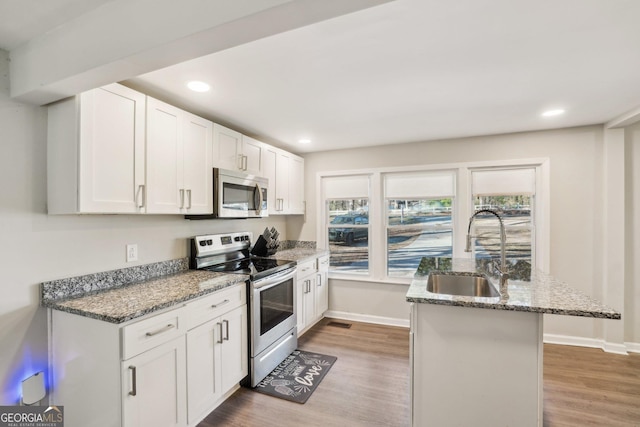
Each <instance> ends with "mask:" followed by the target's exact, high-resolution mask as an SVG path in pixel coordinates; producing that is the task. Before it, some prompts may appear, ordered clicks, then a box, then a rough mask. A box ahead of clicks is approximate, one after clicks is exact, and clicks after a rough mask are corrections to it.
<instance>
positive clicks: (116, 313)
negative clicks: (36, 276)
mask: <svg viewBox="0 0 640 427" xmlns="http://www.w3.org/2000/svg"><path fill="white" fill-rule="evenodd" d="M159 264H160V263H158V265H159ZM155 267H156V264H154V265H149V266H146V268H145V269H144V270H147V271H149V270H154V269H155ZM122 271H123V270H114V271H113V272H105V273H99V276H97V277H100V278H101V279H102V280H103V281H106V282H109V283H113V282H115V283H116V284H115V285H113V286H112V287H110V288H108V287H105V286H101V287H98V288H97V289H94V290H90V291H88V292H87V291H85V292H84V293H78V289H87V288H90V287H89V286H88V285H87V283H88V282H89V281H90V280H92V278H94V279H95V277H96V275H88V276H80V277H76V278H70V279H63V280H59V281H52V282H46V283H43V284H42V285H41V287H42V300H41V305H42V306H44V307H49V308H52V309H55V310H61V311H66V312H68V313H73V314H78V315H81V316H86V317H91V318H94V319H98V320H103V321H106V322H111V323H124V322H127V321H129V320H132V319H135V318H138V317H141V316H144V315H146V314H149V313H152V312H154V311H156V310H160V309H163V308H168V307H171V306H174V305H177V304H179V303H182V302H185V301H189V300H191V299H194V298H198V297H200V296H203V295H207V294H210V293H212V292H215V291H217V290H220V289H223V288H226V287H229V286H232V285H234V284H236V283H241V282H244V281H246V280H248V279H249V276H248V275H244V274H225V273H214V272H209V271H204V270H180V271H178V272H170V273H168V274H166V275H163V276H159V277H158V276H155V275H154V274H151V275H150V276H149V275H148V276H137V277H136V278H137V279H138V281H136V282H135V283H129V284H122V283H117V282H116V281H114V280H107V278H109V277H120V276H122V275H123V274H124V273H122ZM125 276H126V274H125ZM149 277H151V278H149ZM140 280H142V281H140ZM52 289H55V291H52ZM56 296H57V298H56Z"/></svg>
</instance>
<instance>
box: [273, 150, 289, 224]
mask: <svg viewBox="0 0 640 427" xmlns="http://www.w3.org/2000/svg"><path fill="white" fill-rule="evenodd" d="M277 154H278V155H277V157H276V185H275V196H276V211H275V212H274V213H276V214H287V213H289V158H290V155H289V153H287V152H284V151H278V152H277ZM272 192H273V190H272Z"/></svg>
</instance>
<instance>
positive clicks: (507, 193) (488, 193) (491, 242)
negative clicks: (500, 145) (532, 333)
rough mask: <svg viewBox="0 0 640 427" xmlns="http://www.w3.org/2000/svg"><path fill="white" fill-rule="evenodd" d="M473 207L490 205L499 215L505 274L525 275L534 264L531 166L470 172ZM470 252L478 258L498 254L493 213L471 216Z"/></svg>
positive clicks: (495, 221) (533, 175) (523, 277)
mask: <svg viewBox="0 0 640 427" xmlns="http://www.w3.org/2000/svg"><path fill="white" fill-rule="evenodd" d="M472 186H473V209H474V212H477V211H479V210H481V209H491V210H494V211H496V212H498V214H499V215H500V216H501V217H502V220H503V223H504V227H505V233H506V245H505V253H506V259H507V262H508V263H509V264H510V266H509V274H510V277H511V279H513V280H524V279H528V278H529V277H530V275H531V268H532V265H535V263H534V261H535V259H534V258H535V257H534V253H535V250H534V242H535V238H534V237H535V236H534V234H535V227H534V221H533V218H534V216H533V215H532V212H533V211H534V206H533V205H534V200H535V197H534V195H535V169H505V170H490V171H479V172H474V173H473V179H472ZM474 227H475V231H474V233H473V235H475V236H476V240H475V244H474V248H473V250H474V253H475V255H476V257H478V258H490V257H499V256H500V226H499V223H498V221H497V220H496V218H495V216H493V215H491V214H488V215H483V214H480V215H478V216H477V217H476V219H475V220H474Z"/></svg>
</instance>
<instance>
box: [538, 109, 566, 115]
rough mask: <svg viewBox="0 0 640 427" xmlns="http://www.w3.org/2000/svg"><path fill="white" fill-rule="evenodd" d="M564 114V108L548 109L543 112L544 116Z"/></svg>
mask: <svg viewBox="0 0 640 427" xmlns="http://www.w3.org/2000/svg"><path fill="white" fill-rule="evenodd" d="M562 114H564V110H563V109H561V108H559V109H556V110H547V111H545V112H544V113H542V117H553V116H560V115H562Z"/></svg>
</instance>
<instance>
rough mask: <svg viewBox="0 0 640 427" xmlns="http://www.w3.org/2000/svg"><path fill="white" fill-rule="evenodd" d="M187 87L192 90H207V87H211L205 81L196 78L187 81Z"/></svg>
mask: <svg viewBox="0 0 640 427" xmlns="http://www.w3.org/2000/svg"><path fill="white" fill-rule="evenodd" d="M187 87H188V88H189V89H191V90H192V91H194V92H208V91H209V89H211V86H209V85H208V84H206V83H205V82H199V81H196V80H194V81H191V82H189V83H187Z"/></svg>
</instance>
